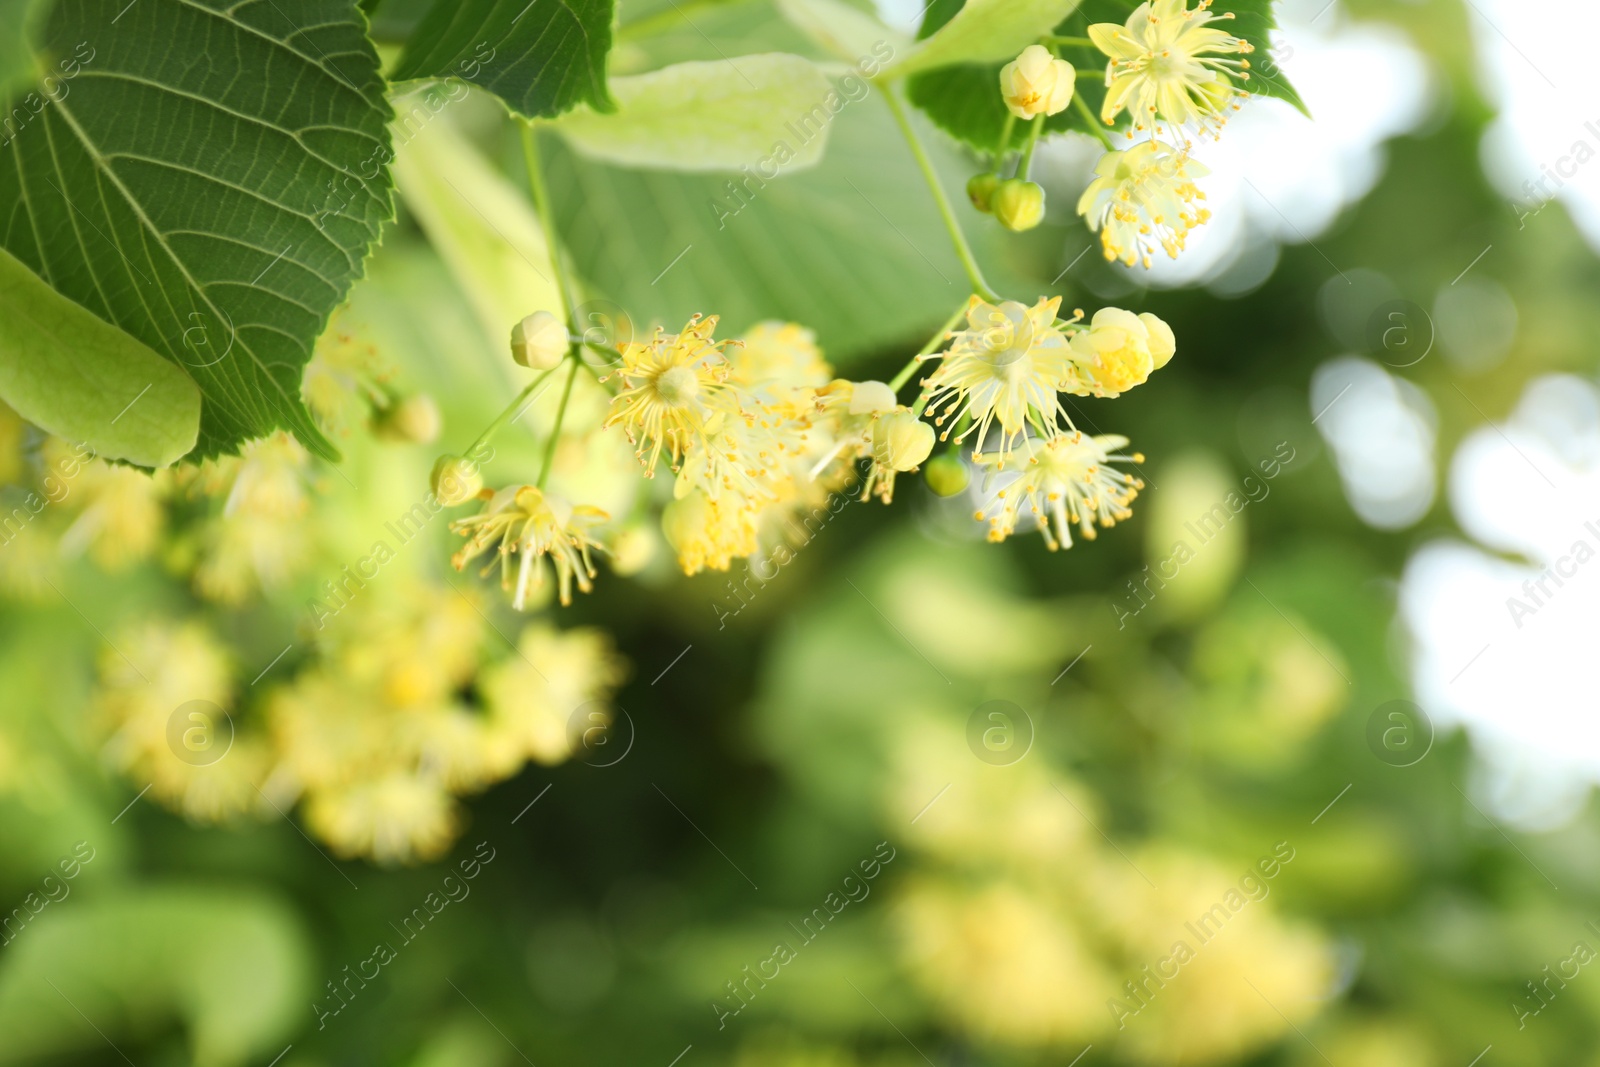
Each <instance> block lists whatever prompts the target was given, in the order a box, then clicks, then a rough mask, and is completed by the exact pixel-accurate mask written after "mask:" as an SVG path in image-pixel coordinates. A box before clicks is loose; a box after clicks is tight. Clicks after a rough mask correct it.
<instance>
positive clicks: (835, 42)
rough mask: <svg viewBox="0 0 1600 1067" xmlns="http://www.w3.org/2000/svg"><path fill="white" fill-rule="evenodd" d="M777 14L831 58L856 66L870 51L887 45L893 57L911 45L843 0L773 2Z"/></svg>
mask: <svg viewBox="0 0 1600 1067" xmlns="http://www.w3.org/2000/svg"><path fill="white" fill-rule="evenodd" d="M775 2H776V4H777V7H778V10H779V11H780V12H781V13H782V14H783V17H784V18H786V19H788V20H789V22H790V23H792V24H793V25H794V26H795V28H796V29H798V30H800V31H801V32H802V33H804V34H805V35H806V36H807V37H809V38H811V40H812V41H813V42H815V43H816V45H817V46H818V47H820V48H822V49H824V50H826V51H827V52H829V53H830V54H832V55H834V56H837V57H838V58H840V59H842V60H845V61H846V62H850V63H855V62H858V61H860V59H861V57H862V56H867V55H872V54H873V49H875V48H878V47H879V46H880V45H887V46H888V47H889V48H890V49H891V50H892V53H891V54H892V55H893V56H898V55H902V54H904V53H905V50H906V49H907V48H909V47H911V41H910V39H909V38H907V37H906V36H905V34H903V33H900V32H899V31H898V30H892V29H890V28H889V27H888V26H885V25H884V24H883V23H882V22H880V21H878V20H877V19H876V18H874V17H872V16H871V15H869V14H867V13H866V12H864V11H861V10H859V9H857V8H854V7H851V6H850V5H849V4H847V3H844V2H843V0H775Z"/></svg>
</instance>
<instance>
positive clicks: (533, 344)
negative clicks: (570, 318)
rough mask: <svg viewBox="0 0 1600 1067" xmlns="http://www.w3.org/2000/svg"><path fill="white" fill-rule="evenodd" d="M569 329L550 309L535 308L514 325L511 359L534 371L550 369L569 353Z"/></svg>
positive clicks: (512, 328) (512, 329)
mask: <svg viewBox="0 0 1600 1067" xmlns="http://www.w3.org/2000/svg"><path fill="white" fill-rule="evenodd" d="M569 344H570V342H569V341H568V340H567V328H566V327H565V326H563V325H561V320H560V319H558V318H556V317H555V316H554V315H552V314H550V312H548V311H535V312H534V313H533V314H532V315H529V316H528V317H527V318H525V319H523V320H522V321H521V322H519V323H517V324H516V325H515V326H513V327H511V358H512V359H514V360H516V361H517V362H518V363H520V364H521V365H522V366H524V367H530V368H532V369H533V370H549V369H550V368H551V367H554V366H556V365H557V364H559V363H560V362H561V357H562V356H564V355H566V354H567V347H568V345H569Z"/></svg>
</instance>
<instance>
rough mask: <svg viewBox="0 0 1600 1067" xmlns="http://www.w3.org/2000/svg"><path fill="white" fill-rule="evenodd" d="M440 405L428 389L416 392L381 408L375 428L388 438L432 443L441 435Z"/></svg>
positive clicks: (378, 432) (379, 433)
mask: <svg viewBox="0 0 1600 1067" xmlns="http://www.w3.org/2000/svg"><path fill="white" fill-rule="evenodd" d="M439 426H440V418H439V405H438V404H435V403H434V402H433V397H431V396H429V395H428V394H427V393H413V394H412V395H411V396H408V397H403V398H401V399H399V400H397V401H395V402H394V403H393V404H390V405H389V406H388V407H386V408H383V409H381V410H380V411H378V413H377V414H376V416H375V417H374V418H373V420H372V430H373V432H374V433H376V434H377V435H378V436H379V437H382V438H384V439H386V440H389V441H402V442H405V443H408V444H417V445H429V444H432V443H433V442H434V441H436V440H438V437H439Z"/></svg>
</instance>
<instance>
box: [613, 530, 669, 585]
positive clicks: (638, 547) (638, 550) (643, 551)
mask: <svg viewBox="0 0 1600 1067" xmlns="http://www.w3.org/2000/svg"><path fill="white" fill-rule="evenodd" d="M660 541H661V538H660V536H659V535H658V534H657V533H656V532H655V530H653V529H651V528H650V527H649V526H646V525H644V524H643V523H633V524H631V525H628V526H624V527H623V528H622V529H620V530H618V531H617V533H616V536H614V537H613V538H612V539H611V544H610V545H608V546H607V547H608V549H609V555H610V557H611V569H612V570H613V571H615V572H616V573H618V574H620V575H622V576H623V577H625V578H626V577H628V576H630V575H634V574H638V573H639V572H640V571H642V570H644V569H645V568H646V567H647V566H649V565H650V561H651V560H652V559H654V558H655V555H656V546H657V545H658V544H659V543H660Z"/></svg>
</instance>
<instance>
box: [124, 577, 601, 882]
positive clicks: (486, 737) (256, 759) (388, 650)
mask: <svg viewBox="0 0 1600 1067" xmlns="http://www.w3.org/2000/svg"><path fill="white" fill-rule="evenodd" d="M479 611H480V609H479V608H478V607H477V606H476V605H475V604H474V603H473V602H471V601H470V600H467V599H465V598H463V597H462V596H460V595H458V594H457V593H456V592H454V591H453V590H450V589H448V588H442V587H439V586H432V585H427V584H424V583H421V582H407V583H404V584H402V585H399V586H397V587H396V589H395V590H394V591H393V592H392V593H390V594H388V595H384V596H381V597H378V598H376V599H373V600H371V601H369V602H362V601H357V602H356V605H355V606H354V607H353V608H352V610H351V613H350V614H349V615H341V617H340V618H339V619H338V620H337V622H336V623H335V624H334V625H333V626H331V627H330V628H329V629H328V630H327V631H326V632H325V634H323V635H322V639H321V640H320V641H319V642H318V643H317V646H316V648H315V650H314V652H313V654H312V655H311V656H310V657H309V658H306V659H305V660H304V662H302V663H301V664H300V665H299V668H298V670H290V669H287V668H280V669H282V670H283V671H284V674H285V675H286V676H287V678H288V680H287V681H284V682H281V683H278V684H275V685H273V684H263V686H262V687H261V688H262V690H263V691H262V692H260V695H259V696H257V697H255V699H253V700H251V701H248V702H247V700H246V692H243V691H241V690H242V689H245V688H246V687H242V686H241V685H240V684H239V683H238V681H237V677H238V676H237V674H236V665H235V660H234V657H233V656H232V655H231V654H230V653H229V652H228V650H227V649H226V648H225V647H224V646H223V645H221V644H220V643H219V641H218V639H217V637H216V636H215V635H214V634H212V633H211V632H210V631H209V630H207V629H206V628H205V627H203V626H202V625H201V624H199V623H198V622H192V621H191V622H185V623H170V622H152V623H147V624H144V625H143V626H140V627H137V628H134V629H132V630H130V631H129V632H127V633H124V634H122V635H121V636H120V637H119V639H118V641H117V646H116V648H108V649H107V650H106V653H105V655H104V658H103V661H102V666H101V671H100V680H99V684H98V686H97V688H96V694H95V704H96V708H97V715H96V718H97V721H98V722H99V724H100V728H101V731H102V733H103V735H104V736H105V737H106V738H107V745H106V752H107V755H108V757H109V759H110V760H111V762H112V763H113V764H114V765H115V766H116V767H117V768H118V769H120V770H122V771H123V772H125V773H126V774H127V775H128V776H129V777H130V778H131V779H133V780H135V781H144V782H147V783H149V784H150V785H151V794H152V795H153V796H154V797H155V798H156V799H158V800H160V801H162V802H163V803H165V804H167V805H168V806H170V807H172V808H173V809H175V810H177V811H179V812H181V813H182V814H183V815H185V816H186V817H188V818H189V819H192V820H194V821H196V822H222V821H228V820H231V819H235V818H239V817H243V816H249V815H255V816H258V817H262V818H272V817H275V816H277V815H278V814H279V813H281V812H284V811H287V810H288V809H289V808H291V807H293V806H294V805H295V804H297V803H298V804H300V805H302V810H303V813H304V817H305V821H306V825H307V827H308V829H309V830H310V831H311V833H313V834H314V835H315V836H316V837H317V838H319V839H321V840H322V841H324V842H326V843H327V844H328V845H329V846H331V848H332V849H333V851H334V852H335V853H336V854H338V855H340V856H346V857H357V856H359V857H363V858H366V859H370V860H373V861H375V862H378V863H383V864H393V863H416V862H425V861H428V860H432V859H436V858H438V857H439V856H440V855H442V854H443V853H444V852H446V851H447V850H448V849H449V847H450V846H451V845H452V844H453V843H454V841H455V839H456V837H457V835H458V834H459V832H460V830H461V827H462V823H463V816H462V812H461V808H460V803H459V799H458V798H459V797H461V796H463V795H466V794H470V793H475V792H478V791H481V790H483V789H485V788H487V787H488V786H489V785H491V784H493V783H495V782H498V781H502V780H504V779H506V778H509V777H511V776H513V775H515V774H516V773H518V772H519V771H520V770H521V769H522V768H523V767H524V766H525V765H526V764H527V763H529V762H530V761H533V762H537V763H542V764H554V763H560V762H562V761H564V760H566V759H567V758H569V757H570V756H571V755H572V752H573V749H574V740H573V732H572V730H571V729H570V727H569V723H570V722H571V719H572V716H573V715H574V713H575V712H578V711H579V710H580V709H586V708H587V709H591V710H593V711H594V712H595V713H596V714H598V715H600V716H601V717H602V718H604V717H606V716H607V715H608V714H609V713H608V712H607V711H605V710H604V709H605V707H606V705H605V702H606V701H607V700H608V699H609V697H610V694H611V692H612V691H613V690H614V689H615V687H616V686H617V685H618V684H619V683H620V682H621V680H622V678H623V675H624V668H623V665H622V663H621V661H620V660H619V659H618V657H617V656H616V654H615V652H613V651H612V648H611V644H610V641H609V639H608V638H606V637H605V635H603V634H602V633H600V632H598V631H594V630H582V629H580V630H569V631H566V632H558V631H556V630H554V629H553V628H551V627H549V626H546V625H537V624H535V625H531V626H529V627H528V628H526V629H525V630H524V631H523V633H522V635H521V637H520V639H519V640H518V642H517V646H516V649H515V651H514V652H513V653H512V654H510V655H509V656H505V657H502V658H500V659H498V660H496V661H492V662H488V663H487V664H486V663H485V661H486V660H487V659H488V655H487V650H488V647H489V646H488V645H487V643H486V641H485V633H486V631H487V627H486V625H485V623H484V621H483V618H482V616H481V615H480V614H479ZM119 649H120V651H118V650H119ZM248 689H249V690H252V691H253V690H254V689H255V687H254V686H251V687H248ZM174 709H177V710H176V711H175V710H174ZM186 715H187V716H188V717H187V718H186V717H185V716H186ZM175 721H176V727H175V726H174V723H175ZM589 725H590V720H589V719H585V720H584V726H585V727H587V726H589ZM196 731H198V733H197V732H196ZM191 737H193V738H195V739H196V740H195V741H194V743H191ZM212 746H216V747H215V748H213V747H212Z"/></svg>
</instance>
